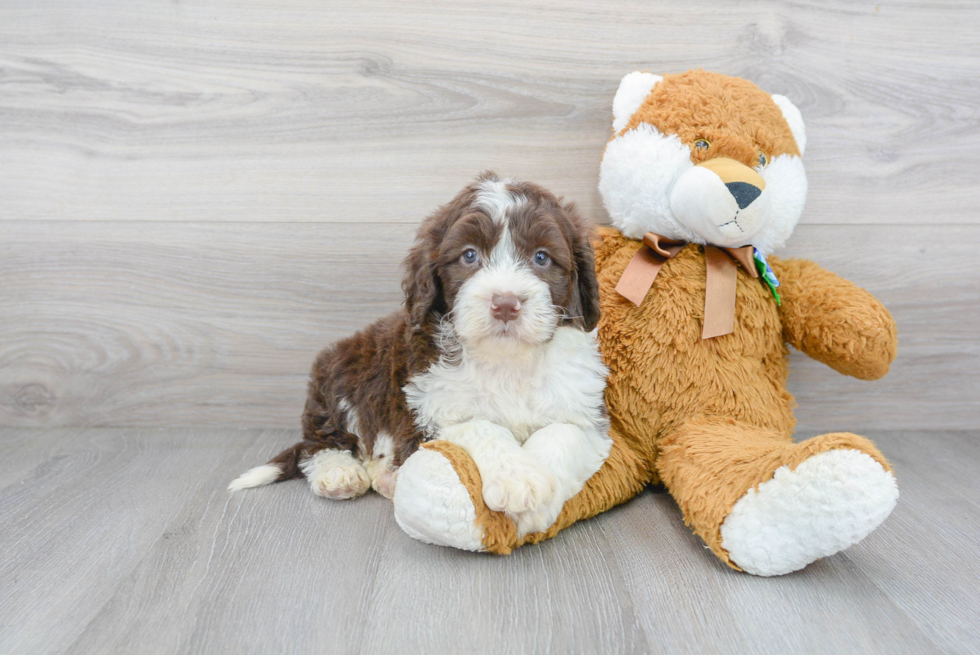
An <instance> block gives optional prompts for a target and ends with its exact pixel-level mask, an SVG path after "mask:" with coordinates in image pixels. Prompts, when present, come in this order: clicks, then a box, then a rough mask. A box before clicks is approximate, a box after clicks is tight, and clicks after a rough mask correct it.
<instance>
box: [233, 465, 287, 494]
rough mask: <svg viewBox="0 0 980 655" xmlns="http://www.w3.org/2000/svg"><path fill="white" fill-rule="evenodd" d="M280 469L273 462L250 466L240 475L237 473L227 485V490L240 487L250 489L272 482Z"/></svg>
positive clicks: (239, 488)
mask: <svg viewBox="0 0 980 655" xmlns="http://www.w3.org/2000/svg"><path fill="white" fill-rule="evenodd" d="M280 473H282V471H280V470H279V467H278V466H276V465H275V464H263V465H262V466H256V467H255V468H251V469H249V470H247V471H245V472H244V473H242V474H241V475H239V476H238V477H237V478H236V479H235V480H234V481H232V483H231V484H229V485H228V491H240V490H242V489H251V488H253V487H261V486H263V485H267V484H272V483H273V482H275V481H276V479H278V477H279V474H280Z"/></svg>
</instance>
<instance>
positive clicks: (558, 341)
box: [396, 181, 612, 535]
mask: <svg viewBox="0 0 980 655" xmlns="http://www.w3.org/2000/svg"><path fill="white" fill-rule="evenodd" d="M523 202H524V199H523V198H521V197H520V196H519V195H517V194H514V193H511V192H510V191H509V190H508V189H507V185H506V183H504V182H497V181H487V182H484V183H483V184H482V185H481V189H480V191H479V193H478V199H477V204H478V205H480V206H481V207H483V208H484V209H485V210H486V211H487V212H488V213H489V214H490V215H491V217H492V219H493V220H494V221H495V222H496V223H497V224H498V225H501V226H502V227H503V230H502V233H501V235H500V238H499V239H498V240H497V243H496V244H495V245H494V247H493V251H492V252H490V253H481V261H480V269H479V270H478V271H477V272H476V273H474V274H473V275H472V276H471V277H470V278H469V279H467V280H466V281H465V282H464V283H463V285H462V286H461V287H460V289H459V292H458V293H457V295H456V299H455V304H454V306H453V310H452V312H451V315H450V317H449V318H447V319H446V320H444V321H443V323H442V324H441V326H440V347H441V350H442V356H441V357H440V359H439V360H438V361H437V362H436V363H434V364H433V365H432V366H431V367H430V368H429V369H428V370H427V371H425V372H424V373H422V374H419V375H416V376H414V377H413V378H412V379H410V380H409V382H408V384H407V385H406V386H405V395H406V399H407V401H408V405H409V408H410V409H412V411H413V412H414V414H415V421H416V424H417V425H418V426H419V428H420V429H421V430H422V431H423V432H424V433H425V434H426V436H427V437H429V438H440V439H445V440H447V441H451V442H453V443H456V444H458V445H460V446H462V447H463V448H464V449H465V450H466V451H467V452H468V453H469V454H470V456H471V457H473V461H474V462H475V464H476V466H477V468H478V469H479V470H480V475H481V478H482V480H483V498H484V501H485V502H486V503H487V506H488V507H490V509H493V510H496V511H502V512H506V513H507V515H508V516H510V517H511V519H512V520H514V522H515V523H516V524H517V526H518V531H519V533H520V534H521V535H523V534H526V533H527V532H529V531H532V530H533V531H538V530H544V529H546V528H547V527H548V526H549V525H551V523H553V522H554V520H555V518H556V517H557V516H558V512H560V511H561V507H562V506H563V505H564V503H565V501H567V500H568V499H569V498H571V497H572V496H573V495H575V494H576V493H578V491H579V490H581V488H582V486H583V485H584V484H585V481H586V480H588V478H589V477H591V476H592V474H593V473H595V472H596V471H597V470H599V467H600V466H601V465H602V462H603V461H604V460H605V458H606V456H607V455H608V454H609V449H610V447H611V445H612V442H611V440H610V439H609V435H608V421H607V419H606V418H605V416H604V414H603V392H604V390H605V378H606V373H607V370H606V367H605V366H604V365H603V363H602V358H601V357H600V355H599V347H598V342H597V341H596V335H595V333H594V332H592V333H586V332H584V331H582V330H581V329H579V328H577V327H571V326H564V327H558V323H559V318H560V316H559V309H558V308H556V307H555V306H554V305H553V304H552V300H551V289H550V288H549V286H548V284H547V283H546V282H544V281H543V280H542V279H541V278H539V277H538V276H537V275H535V273H534V271H533V269H532V264H531V262H529V261H527V260H525V259H524V258H522V257H520V256H518V253H517V251H516V248H515V246H514V242H513V239H512V237H511V234H510V230H509V217H510V215H511V214H512V212H513V211H514V209H515V208H518V207H519V206H520V205H521V204H522V203H523ZM494 294H513V295H515V296H517V298H518V300H519V302H520V309H519V312H518V315H517V317H516V318H515V319H514V320H511V321H508V322H506V323H504V322H503V321H500V320H497V319H495V318H494V317H493V315H492V312H491V311H490V303H491V299H492V298H493V296H494ZM532 435H535V436H534V438H533V439H532ZM529 440H530V441H533V447H531V446H528V447H524V448H522V446H521V444H524V443H525V442H528V441H529ZM413 457H415V455H413ZM411 460H412V458H409V461H411ZM396 496H397V494H396Z"/></svg>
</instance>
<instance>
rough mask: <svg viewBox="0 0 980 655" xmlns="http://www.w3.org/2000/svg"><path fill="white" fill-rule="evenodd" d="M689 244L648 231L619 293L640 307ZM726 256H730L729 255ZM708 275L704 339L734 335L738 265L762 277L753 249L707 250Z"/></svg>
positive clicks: (749, 272) (621, 284)
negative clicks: (667, 266) (661, 274)
mask: <svg viewBox="0 0 980 655" xmlns="http://www.w3.org/2000/svg"><path fill="white" fill-rule="evenodd" d="M686 245H687V242H685V241H677V240H675V239H668V238H667V237H664V236H660V235H659V234H654V233H653V232H647V233H646V234H644V235H643V245H642V246H640V249H639V250H637V251H636V254H635V255H633V259H631V260H630V263H629V264H628V265H627V266H626V270H625V271H623V276H622V277H621V278H619V284H617V285H616V291H617V292H618V293H619V295H621V296H623V297H624V298H626V299H627V300H629V301H630V302H631V303H633V304H634V305H636V306H637V307H639V306H640V303H642V302H643V299H644V298H646V295H647V292H648V291H649V290H650V287H652V286H653V281H654V280H656V279H657V273H659V272H660V268H661V267H662V266H663V265H664V264H665V263H666V262H667V260H668V259H670V258H671V257H673V256H674V255H676V254H677V253H679V252H680V251H681V248H683V247H684V246H686ZM726 253H727V254H726ZM704 259H705V262H706V264H707V272H706V278H705V288H704V328H703V329H702V330H701V338H702V339H710V338H712V337H720V336H722V335H725V334H731V333H732V331H734V330H735V284H736V282H737V280H738V268H737V267H736V265H735V262H738V263H739V264H741V265H742V268H744V269H745V270H746V272H748V274H749V275H751V276H752V277H755V278H757V277H759V272H758V271H756V270H755V261H754V260H753V257H752V246H742V247H741V248H719V247H717V246H705V247H704Z"/></svg>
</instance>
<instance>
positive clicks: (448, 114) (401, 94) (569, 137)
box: [0, 0, 980, 224]
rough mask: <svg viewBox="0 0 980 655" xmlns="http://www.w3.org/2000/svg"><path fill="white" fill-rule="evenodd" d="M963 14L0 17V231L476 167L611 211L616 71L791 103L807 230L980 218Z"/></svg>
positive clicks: (950, 7)
mask: <svg viewBox="0 0 980 655" xmlns="http://www.w3.org/2000/svg"><path fill="white" fill-rule="evenodd" d="M977 24H980V7H978V6H977V5H976V3H974V2H969V1H967V0H961V1H958V2H957V1H951V2H943V3H929V4H928V5H923V4H921V3H915V2H882V3H878V4H874V3H870V2H868V3H857V4H856V3H853V2H848V1H846V0H836V1H827V0H808V1H805V2H781V1H774V0H769V1H761V0H756V1H750V2H740V3H731V2H724V1H722V0H696V1H694V2H672V3H664V2H661V3H648V2H643V1H642V0H627V1H623V2H617V3H605V4H603V5H601V6H600V5H596V4H595V3H594V2H591V1H588V0H573V1H562V2H543V1H537V2H525V1H524V0H506V1H501V2H494V3H485V2H479V3H474V2H448V1H446V2H433V1H425V2H413V3H412V4H411V5H410V6H409V5H405V4H403V3H399V2H396V1H395V0H382V1H372V2H358V3H343V2H337V1H332V2H313V1H311V0H287V1H285V2H277V3H275V5H274V6H273V5H269V4H268V3H266V2H260V1H257V0H232V1H215V0H207V1H201V0H194V1H190V2H186V1H181V2H152V1H149V0H143V1H140V2H133V1H132V0H96V1H93V2H86V3H85V4H84V6H81V5H78V4H77V3H75V2H70V1H69V0H46V1H45V2H36V1H34V0H16V1H12V2H5V3H4V5H3V8H2V9H0V71H2V77H0V81H2V87H0V149H2V152H3V157H2V158H0V197H2V198H3V199H4V202H3V203H2V205H0V219H7V220H23V219H39V220H53V219H57V220H124V221H129V220H146V221H162V220H185V221H186V220H193V221H200V220H208V221H313V222H320V221H340V222H348V221H352V220H353V221H363V222H369V221H381V222H391V221H405V222H415V221H417V220H418V218H419V216H420V215H422V214H424V213H425V212H428V211H429V210H430V209H431V208H432V207H433V206H434V205H435V204H436V203H439V202H442V201H443V200H444V199H445V198H446V197H448V196H449V195H451V194H452V193H453V192H454V191H455V190H456V189H457V188H459V187H460V186H461V185H462V184H463V183H464V182H465V181H467V180H468V179H469V178H470V177H471V176H472V175H473V174H474V173H476V172H477V171H479V170H481V169H485V168H496V169H499V170H500V171H501V172H503V173H506V174H510V175H517V176H522V177H526V178H529V179H533V180H536V181H539V182H542V183H544V184H546V185H548V186H551V187H553V188H555V189H556V190H558V191H560V192H562V193H565V194H568V195H569V196H571V197H573V198H575V199H576V200H578V201H579V202H580V203H581V204H582V206H583V208H584V209H585V210H586V212H587V213H588V214H589V215H592V216H595V217H597V218H601V217H602V216H603V212H602V210H601V203H600V200H599V197H598V194H597V192H596V178H597V173H598V167H599V156H600V153H601V152H602V148H603V144H604V143H605V141H606V139H607V137H608V134H609V129H610V121H611V118H610V114H611V110H610V107H611V103H612V97H613V94H614V92H615V89H616V86H617V84H618V81H619V79H620V78H621V77H622V76H623V75H624V74H625V73H627V72H630V71H631V70H635V69H651V70H653V71H655V72H680V71H683V70H686V69H688V68H692V67H697V66H702V67H704V68H707V69H712V70H718V71H721V72H726V73H729V74H734V75H740V76H744V77H748V78H750V79H753V80H755V81H757V82H758V83H759V84H761V85H762V86H764V87H765V88H766V89H767V90H769V91H771V92H774V93H783V94H785V95H787V96H789V97H790V98H792V99H793V100H794V101H795V102H796V103H797V104H798V105H799V106H800V107H801V108H802V110H803V114H804V116H805V117H806V119H807V122H808V132H809V137H810V138H809V143H810V144H811V145H810V149H809V151H808V153H807V161H808V167H809V173H810V179H811V181H812V192H811V197H810V202H809V207H808V210H807V212H806V215H805V217H804V221H805V222H810V223H855V222H857V223H889V224H890V223H905V224H917V223H919V222H921V221H922V220H925V221H927V222H929V223H930V224H932V223H951V222H953V223H971V224H977V223H978V221H980V218H978V214H977V211H976V207H977V204H978V192H977V187H976V184H975V177H976V173H977V171H978V170H980V155H978V152H977V149H976V147H975V143H976V140H977V137H978V132H980V130H978V107H980V85H978V84H977V83H976V80H977V79H978V77H980V42H978V41H977V39H976V38H975V36H974V30H972V29H969V26H975V25H977Z"/></svg>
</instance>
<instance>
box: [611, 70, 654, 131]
mask: <svg viewBox="0 0 980 655" xmlns="http://www.w3.org/2000/svg"><path fill="white" fill-rule="evenodd" d="M662 79H663V78H662V77H660V76H659V75H653V74H652V73H641V72H639V71H637V72H635V73H630V74H629V75H627V76H626V77H624V78H623V79H622V81H621V82H620V83H619V89H618V90H617V91H616V97H615V98H613V131H614V132H619V131H620V130H622V129H623V128H624V127H626V125H627V123H629V122H630V117H631V116H633V114H634V113H635V112H636V110H637V109H639V108H640V105H642V104H643V101H644V100H646V99H647V96H648V95H650V91H652V90H653V87H654V86H655V85H656V84H657V82H659V81H660V80H662Z"/></svg>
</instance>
